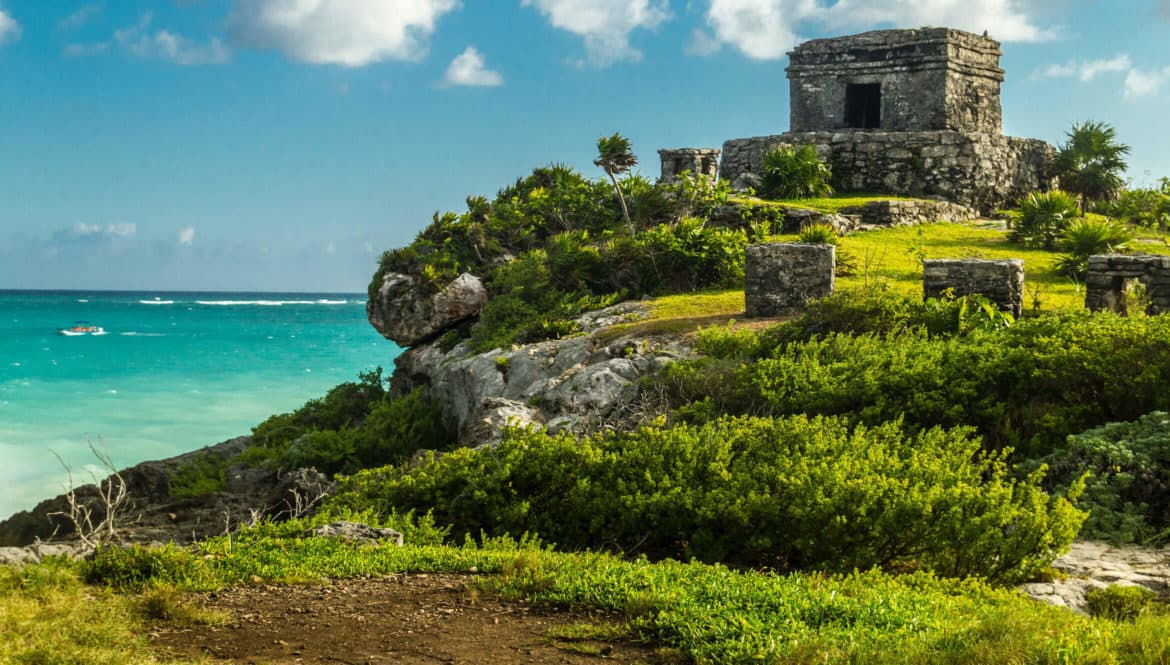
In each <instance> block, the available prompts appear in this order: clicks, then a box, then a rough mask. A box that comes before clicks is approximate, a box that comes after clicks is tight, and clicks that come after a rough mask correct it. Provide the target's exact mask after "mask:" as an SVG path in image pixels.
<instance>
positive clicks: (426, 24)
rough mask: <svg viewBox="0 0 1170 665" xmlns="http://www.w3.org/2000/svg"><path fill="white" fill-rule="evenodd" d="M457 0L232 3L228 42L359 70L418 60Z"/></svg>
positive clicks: (245, 0)
mask: <svg viewBox="0 0 1170 665" xmlns="http://www.w3.org/2000/svg"><path fill="white" fill-rule="evenodd" d="M459 6H460V3H459V0H237V1H236V6H235V10H234V11H233V12H232V14H231V16H230V17H229V18H228V26H229V30H230V32H231V35H232V39H233V40H234V41H235V42H236V43H238V44H240V45H243V46H248V47H252V48H260V49H271V50H275V51H279V52H280V53H283V54H284V55H286V56H288V57H290V58H292V59H294V60H299V61H301V62H308V63H312V64H330V65H343V66H346V67H362V66H364V65H368V64H370V63H374V62H380V61H382V60H420V59H422V58H423V57H424V56H425V55H426V53H427V49H428V47H429V42H430V36H431V34H432V33H434V31H435V24H436V23H437V22H438V20H439V18H441V17H442V16H443V15H444V14H447V13H448V12H451V11H453V10H455V9H457V8H459Z"/></svg>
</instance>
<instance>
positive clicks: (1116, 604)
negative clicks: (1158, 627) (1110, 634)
mask: <svg viewBox="0 0 1170 665" xmlns="http://www.w3.org/2000/svg"><path fill="white" fill-rule="evenodd" d="M1155 597H1156V596H1155V594H1154V592H1153V591H1150V590H1149V589H1144V588H1142V587H1140V586H1121V585H1117V584H1114V585H1112V586H1107V587H1104V588H1102V589H1089V592H1088V593H1086V594H1085V600H1086V601H1087V602H1086V609H1088V611H1089V614H1090V615H1092V616H1095V617H1103V618H1106V619H1111V620H1113V621H1133V620H1134V619H1136V618H1138V617H1139V616H1140V615H1141V614H1142V612H1145V611H1146V610H1147V609H1148V608H1150V607H1153V606H1154V602H1155Z"/></svg>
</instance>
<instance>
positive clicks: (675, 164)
mask: <svg viewBox="0 0 1170 665" xmlns="http://www.w3.org/2000/svg"><path fill="white" fill-rule="evenodd" d="M658 157H659V159H661V160H662V178H661V180H662V181H663V182H669V181H671V180H673V179H674V178H675V177H676V176H678V175H679V174H680V173H682V172H683V171H690V172H691V174H692V175H705V176H707V177H709V178H714V177H716V175H717V174H718V173H719V149H718V148H675V149H668V148H663V149H661V150H659V151H658Z"/></svg>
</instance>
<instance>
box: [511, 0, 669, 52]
mask: <svg viewBox="0 0 1170 665" xmlns="http://www.w3.org/2000/svg"><path fill="white" fill-rule="evenodd" d="M520 5H521V6H523V7H533V8H535V9H536V10H537V11H539V12H540V13H541V14H543V15H544V17H545V18H547V19H548V21H549V23H551V24H552V25H553V27H555V28H559V29H561V30H565V31H567V32H571V33H573V34H575V35H577V36H579V37H583V38H584V40H585V55H586V57H585V59H584V60H582V61H580V62H579V64H585V63H588V64H591V65H594V66H596V67H607V66H609V65H612V64H614V63H618V62H622V61H630V62H637V61H638V60H641V59H642V52H641V51H639V50H637V49H635V48H634V47H633V46H631V45H630V33H632V32H633V31H634V30H638V29H644V30H649V29H654V28H657V27H658V26H659V25H661V24H662V23H664V22H665V21H667V20H668V19H669V18H670V9H669V4H668V3H667V2H666V0H622V1H620V2H615V1H614V0H520Z"/></svg>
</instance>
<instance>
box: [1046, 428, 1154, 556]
mask: <svg viewBox="0 0 1170 665" xmlns="http://www.w3.org/2000/svg"><path fill="white" fill-rule="evenodd" d="M1044 461H1045V462H1047V463H1048V465H1049V467H1050V468H1051V470H1052V472H1051V474H1050V483H1051V484H1052V485H1053V486H1054V487H1057V488H1059V487H1063V486H1068V485H1070V484H1071V483H1073V482H1076V480H1077V479H1078V478H1080V477H1081V476H1082V475H1084V474H1086V473H1087V474H1089V478H1088V480H1087V481H1086V483H1085V494H1084V498H1083V499H1082V506H1083V507H1084V508H1085V509H1087V510H1088V511H1089V518H1088V520H1086V521H1085V528H1084V532H1083V533H1084V535H1085V536H1086V537H1089V538H1100V539H1105V540H1110V541H1113V542H1115V543H1134V542H1136V543H1154V544H1161V543H1165V542H1167V541H1168V540H1170V415H1167V414H1166V413H1165V412H1163V411H1156V412H1154V413H1150V414H1148V415H1145V416H1143V417H1142V418H1140V419H1139V420H1136V421H1134V422H1127V423H1111V424H1108V425H1105V426H1104V427H1098V428H1096V429H1092V430H1089V431H1088V432H1085V433H1083V434H1077V435H1074V436H1070V437H1069V438H1068V447H1067V448H1065V449H1063V450H1060V451H1058V452H1056V453H1053V454H1052V455H1050V456H1049V457H1047V458H1046V459H1045V460H1044Z"/></svg>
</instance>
